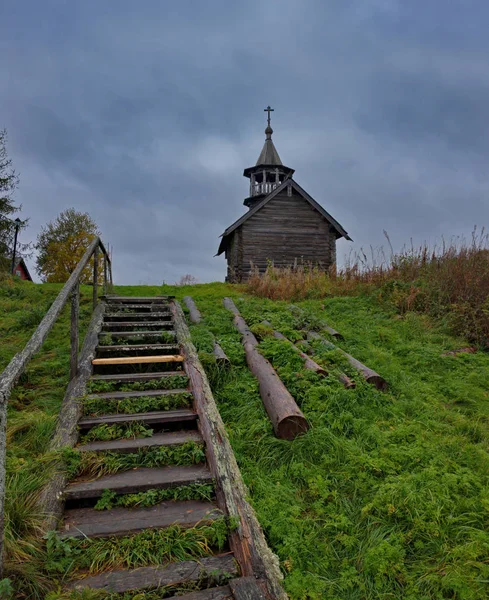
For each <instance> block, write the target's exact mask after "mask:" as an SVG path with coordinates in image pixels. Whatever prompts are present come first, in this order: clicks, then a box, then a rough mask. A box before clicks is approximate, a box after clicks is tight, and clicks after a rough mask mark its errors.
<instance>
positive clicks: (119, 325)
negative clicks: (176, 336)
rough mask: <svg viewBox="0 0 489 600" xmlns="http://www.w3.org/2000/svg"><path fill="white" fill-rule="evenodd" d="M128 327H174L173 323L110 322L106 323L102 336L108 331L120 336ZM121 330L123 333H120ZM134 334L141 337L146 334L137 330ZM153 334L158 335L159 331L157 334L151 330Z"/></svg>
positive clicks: (103, 326)
mask: <svg viewBox="0 0 489 600" xmlns="http://www.w3.org/2000/svg"><path fill="white" fill-rule="evenodd" d="M128 327H159V328H160V329H165V330H167V329H169V328H171V327H173V322H172V321H109V322H106V323H104V324H103V325H102V330H103V331H102V334H103V333H104V332H108V330H109V329H110V330H113V332H112V333H115V334H117V335H119V333H123V332H124V329H127V328H128ZM119 330H121V331H119ZM132 333H133V334H134V333H138V334H139V335H141V334H142V333H144V332H141V330H140V329H137V330H135V331H133V332H132ZM151 333H158V332H157V331H156V332H155V331H154V330H151Z"/></svg>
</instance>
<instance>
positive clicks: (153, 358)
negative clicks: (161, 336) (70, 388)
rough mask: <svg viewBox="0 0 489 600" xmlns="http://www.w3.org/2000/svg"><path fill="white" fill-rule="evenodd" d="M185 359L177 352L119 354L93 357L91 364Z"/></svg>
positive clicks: (120, 363) (127, 363)
mask: <svg viewBox="0 0 489 600" xmlns="http://www.w3.org/2000/svg"><path fill="white" fill-rule="evenodd" d="M184 360H185V359H184V357H183V356H180V355H179V354H165V355H161V356H120V357H117V358H94V359H93V360H92V365H138V364H145V363H168V362H183V361H184Z"/></svg>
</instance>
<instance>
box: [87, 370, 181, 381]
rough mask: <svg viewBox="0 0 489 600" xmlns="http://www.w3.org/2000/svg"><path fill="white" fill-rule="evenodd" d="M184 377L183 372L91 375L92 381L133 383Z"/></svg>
mask: <svg viewBox="0 0 489 600" xmlns="http://www.w3.org/2000/svg"><path fill="white" fill-rule="evenodd" d="M175 375H185V371H161V372H159V373H119V374H117V375H92V381H113V382H121V383H123V382H126V383H133V382H136V381H151V380H152V379H163V378H164V377H174V376H175Z"/></svg>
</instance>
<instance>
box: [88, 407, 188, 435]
mask: <svg viewBox="0 0 489 600" xmlns="http://www.w3.org/2000/svg"><path fill="white" fill-rule="evenodd" d="M196 420H197V414H196V413H194V412H193V411H192V410H188V409H181V410H160V411H155V412H146V413H134V414H127V415H126V414H120V415H102V416H100V417H84V418H83V419H80V420H79V421H78V427H79V429H80V430H86V429H91V428H92V427H95V426H97V425H102V424H105V425H119V424H122V423H134V422H135V421H137V422H142V423H144V424H146V425H159V424H165V423H180V422H185V423H188V422H192V421H196Z"/></svg>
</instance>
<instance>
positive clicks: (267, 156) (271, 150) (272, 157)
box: [256, 106, 282, 165]
mask: <svg viewBox="0 0 489 600" xmlns="http://www.w3.org/2000/svg"><path fill="white" fill-rule="evenodd" d="M264 110H265V112H267V113H268V117H267V128H266V129H265V136H266V137H265V144H264V145H263V148H262V151H261V153H260V156H259V157H258V160H257V161H256V164H257V165H281V164H282V161H281V160H280V156H279V155H278V152H277V149H276V148H275V145H274V143H273V141H272V133H273V129H272V127H271V125H270V120H271V119H270V113H271V112H273V111H274V109H273V108H271V107H270V106H267V108H265V109H264Z"/></svg>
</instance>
